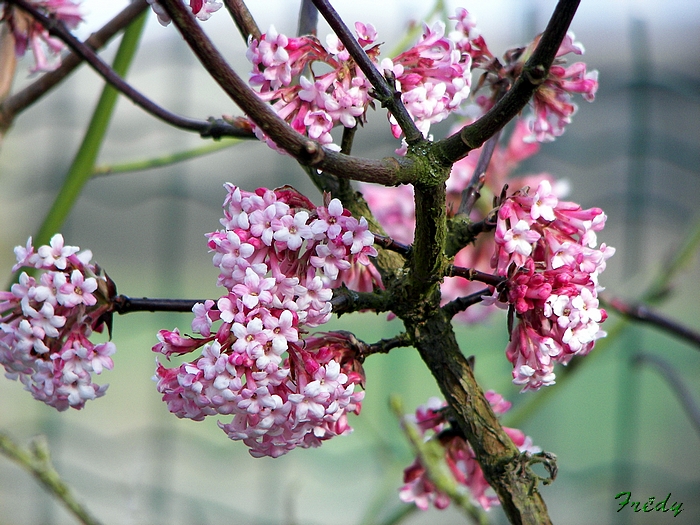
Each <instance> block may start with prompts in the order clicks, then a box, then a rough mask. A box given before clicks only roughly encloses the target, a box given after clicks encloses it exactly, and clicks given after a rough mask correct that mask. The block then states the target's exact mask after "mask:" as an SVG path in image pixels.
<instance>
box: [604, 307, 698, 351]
mask: <svg viewBox="0 0 700 525" xmlns="http://www.w3.org/2000/svg"><path fill="white" fill-rule="evenodd" d="M600 300H601V302H602V303H603V304H604V305H605V306H606V307H609V308H612V309H613V310H615V311H616V312H619V313H621V314H622V315H624V316H625V317H629V318H630V319H634V320H635V321H639V322H642V323H647V324H650V325H653V326H656V327H657V328H660V329H661V330H664V331H666V332H668V333H669V334H671V335H674V336H676V337H679V338H681V339H684V340H685V341H687V342H689V343H690V344H692V345H695V346H697V347H700V332H697V331H695V330H693V329H692V328H689V327H687V326H684V325H682V324H680V323H679V322H677V321H674V320H673V319H669V318H668V317H666V316H664V315H662V314H660V313H659V312H657V311H656V310H653V309H651V308H649V307H648V306H646V305H644V304H642V303H626V302H625V301H623V300H622V299H619V298H616V297H608V296H607V295H602V296H601V297H600Z"/></svg>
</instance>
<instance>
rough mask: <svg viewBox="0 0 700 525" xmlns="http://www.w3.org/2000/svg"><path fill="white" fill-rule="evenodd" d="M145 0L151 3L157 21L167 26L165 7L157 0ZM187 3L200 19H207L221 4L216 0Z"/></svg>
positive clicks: (194, 0) (199, 0)
mask: <svg viewBox="0 0 700 525" xmlns="http://www.w3.org/2000/svg"><path fill="white" fill-rule="evenodd" d="M146 1H147V2H148V3H149V4H151V8H152V9H153V12H154V13H155V14H156V15H157V16H158V22H160V25H162V26H167V25H168V24H170V22H171V19H170V16H169V15H168V13H167V12H166V11H165V9H163V6H161V5H160V4H159V3H158V1H157V0H146ZM189 4H190V9H191V10H192V14H193V15H194V16H196V17H197V19H198V20H202V21H204V20H209V18H210V17H211V15H212V13H216V12H217V11H218V10H219V9H221V6H222V5H223V4H222V3H221V2H218V1H217V0H189Z"/></svg>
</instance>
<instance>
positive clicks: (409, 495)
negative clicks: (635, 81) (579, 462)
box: [399, 390, 541, 510]
mask: <svg viewBox="0 0 700 525" xmlns="http://www.w3.org/2000/svg"><path fill="white" fill-rule="evenodd" d="M485 396H486V399H487V400H488V401H489V403H490V404H491V408H493V411H494V412H495V413H496V414H497V415H501V414H505V413H506V412H507V411H508V410H509V409H510V406H511V404H510V402H508V401H506V400H505V399H503V397H501V395H500V394H497V393H496V392H494V391H492V390H489V391H487V392H485ZM446 406H447V403H445V402H444V401H442V400H440V399H438V398H436V397H434V398H431V399H430V400H428V403H427V404H426V405H422V406H420V407H418V408H417V409H416V414H415V416H412V417H411V419H412V420H413V422H414V423H415V424H416V425H417V426H418V428H419V430H420V432H421V433H422V435H423V436H424V438H425V439H437V440H439V442H440V444H441V445H442V446H443V447H444V449H445V462H446V463H447V466H448V467H449V469H450V472H452V474H453V476H454V478H455V481H456V482H457V483H458V484H459V485H462V486H464V487H466V488H467V489H468V490H469V493H470V496H471V499H472V500H473V501H474V503H475V504H478V505H481V507H483V509H484V510H489V509H490V508H491V506H492V505H499V504H500V502H499V501H498V497H497V496H496V495H495V493H493V490H491V487H490V486H489V484H488V482H487V481H486V478H485V477H484V473H483V471H482V470H481V466H479V463H478V462H477V460H476V456H475V455H474V451H473V450H472V448H471V446H470V445H469V443H467V441H466V440H465V439H464V438H463V437H462V436H461V435H459V434H456V433H455V432H450V431H447V430H449V424H448V422H447V420H446V418H445V415H444V411H443V410H442V409H444V408H445V407H446ZM503 430H505V432H506V434H508V436H510V438H511V439H512V440H513V443H515V446H517V447H518V449H519V450H520V452H529V453H531V454H534V453H537V452H540V451H541V449H540V448H539V447H536V446H534V445H533V444H532V439H531V438H530V437H529V436H526V435H525V434H524V433H523V432H522V431H521V430H518V429H515V428H508V427H503ZM399 497H400V498H401V500H402V501H404V502H405V503H415V505H416V506H417V507H418V508H419V509H421V510H427V509H428V507H429V506H430V504H431V503H432V504H433V506H434V507H435V508H437V509H444V508H446V507H447V506H448V505H449V504H450V497H449V496H448V495H447V494H445V493H443V492H440V491H439V490H438V489H437V488H436V486H435V484H434V483H433V482H432V481H431V480H430V478H429V477H428V474H427V472H426V470H425V467H424V466H423V465H422V464H421V462H420V460H419V459H418V458H416V460H415V461H414V462H413V464H412V465H410V466H409V467H407V468H406V469H405V470H404V486H403V487H402V488H401V489H400V492H399Z"/></svg>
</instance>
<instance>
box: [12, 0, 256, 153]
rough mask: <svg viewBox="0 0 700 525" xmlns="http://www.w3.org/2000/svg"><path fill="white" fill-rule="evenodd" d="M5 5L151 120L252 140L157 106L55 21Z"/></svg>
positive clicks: (223, 125) (17, 1)
mask: <svg viewBox="0 0 700 525" xmlns="http://www.w3.org/2000/svg"><path fill="white" fill-rule="evenodd" d="M7 3H8V4H14V5H16V6H17V7H19V8H21V9H22V10H24V11H26V12H27V13H29V14H30V15H31V16H32V17H33V18H34V19H35V20H36V21H37V22H39V23H40V24H41V25H42V26H44V27H45V28H46V30H47V31H48V32H49V34H51V35H52V36H55V37H56V38H59V39H60V40H61V41H62V42H64V43H65V44H66V45H67V46H68V47H69V48H70V49H71V50H72V51H73V52H74V53H75V54H76V55H78V56H79V57H81V58H82V59H83V60H85V61H86V62H87V63H88V64H90V66H91V67H92V68H93V69H94V70H95V71H96V72H97V73H98V74H99V75H100V76H101V77H102V78H103V79H104V80H105V81H106V82H108V83H109V84H111V85H112V86H113V87H114V88H115V89H117V90H118V91H119V92H120V93H122V94H123V95H124V96H126V97H127V98H128V99H129V100H131V101H132V102H133V103H134V104H136V105H137V106H139V107H140V108H141V109H143V110H145V111H146V112H147V113H150V114H151V115H153V116H154V117H157V118H159V119H161V120H163V121H164V122H166V123H168V124H170V125H172V126H174V127H177V128H180V129H185V130H189V131H196V132H197V133H199V134H200V135H201V136H202V137H212V138H215V139H217V138H221V137H224V136H227V137H239V138H254V137H253V135H252V133H251V132H250V129H248V128H246V127H237V126H233V125H231V124H230V123H228V122H226V121H224V120H222V119H210V120H207V121H205V120H196V119H190V118H187V117H182V116H180V115H177V114H175V113H172V112H170V111H168V110H166V109H164V108H162V107H160V106H159V105H157V104H156V103H155V102H153V101H152V100H150V99H149V98H147V97H146V96H145V95H143V94H142V93H140V92H139V91H137V90H136V89H134V88H133V87H132V86H131V85H130V84H128V83H127V82H126V81H124V80H123V79H122V78H121V77H120V76H119V75H117V73H116V72H115V71H114V70H113V69H112V68H111V67H109V65H107V64H106V63H105V62H104V61H103V60H102V59H101V58H100V57H99V56H98V55H97V53H95V51H94V50H93V49H92V48H90V47H89V46H87V45H85V43H83V42H80V41H79V40H78V39H77V38H75V37H74V36H73V35H72V34H71V33H70V31H68V30H67V29H66V27H65V26H64V25H63V23H61V22H60V21H59V20H56V19H54V18H49V17H47V16H46V15H44V14H43V13H42V12H41V11H40V10H38V9H36V8H35V7H34V6H33V5H32V4H30V3H28V2H26V1H25V0H7Z"/></svg>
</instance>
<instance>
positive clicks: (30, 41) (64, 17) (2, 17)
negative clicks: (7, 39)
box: [0, 0, 83, 73]
mask: <svg viewBox="0 0 700 525" xmlns="http://www.w3.org/2000/svg"><path fill="white" fill-rule="evenodd" d="M29 3H30V4H31V5H32V6H33V7H35V8H37V9H40V10H41V11H43V12H44V14H46V15H47V16H49V17H51V18H53V19H55V20H58V21H60V22H63V23H64V24H65V25H66V26H67V27H68V28H69V29H75V28H76V27H77V26H78V24H80V22H82V21H83V15H82V14H81V12H80V7H79V6H78V2H76V1H75V0H29ZM0 22H6V23H7V24H8V26H9V28H10V31H11V32H12V35H13V37H14V40H15V53H16V54H17V56H23V55H24V53H25V52H26V50H27V48H30V49H31V50H32V53H33V54H34V63H35V64H34V67H33V68H32V70H31V71H32V73H35V72H37V71H53V70H54V69H56V68H57V67H58V66H60V65H61V58H60V53H61V51H63V49H64V47H65V46H64V44H63V42H61V41H60V40H59V39H57V38H54V37H52V36H50V35H49V32H48V30H46V29H45V28H44V26H42V25H41V24H40V23H39V22H37V21H36V20H34V19H33V18H32V17H31V16H30V15H29V14H27V13H25V12H24V11H22V10H20V9H18V8H16V7H9V6H7V7H2V6H0Z"/></svg>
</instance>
